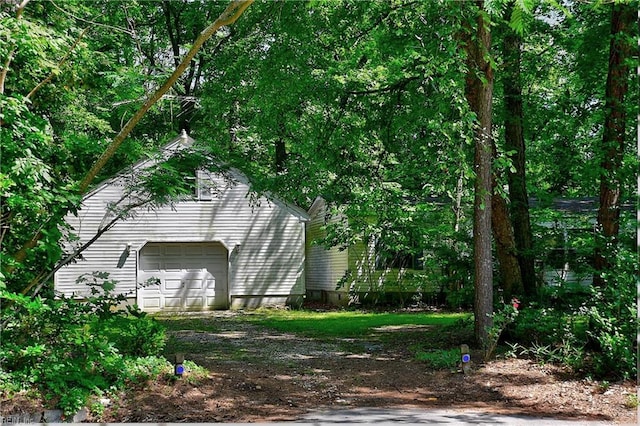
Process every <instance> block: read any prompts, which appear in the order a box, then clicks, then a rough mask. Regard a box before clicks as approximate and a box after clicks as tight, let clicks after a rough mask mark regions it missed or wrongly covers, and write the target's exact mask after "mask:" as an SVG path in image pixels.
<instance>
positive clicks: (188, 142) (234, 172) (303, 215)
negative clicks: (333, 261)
mask: <svg viewBox="0 0 640 426" xmlns="http://www.w3.org/2000/svg"><path fill="white" fill-rule="evenodd" d="M194 143H195V139H193V138H192V137H191V136H189V135H188V134H187V132H186V131H184V130H182V132H181V133H180V135H179V136H177V137H175V138H174V139H172V140H171V141H170V142H169V143H167V144H166V145H165V146H163V147H162V148H160V152H161V157H160V159H157V158H147V159H144V160H140V161H138V162H137V163H135V164H134V165H132V166H130V167H127V168H126V169H125V170H123V171H121V172H120V173H118V174H117V175H116V176H114V177H111V178H109V179H106V180H104V181H103V182H101V183H99V184H98V185H96V187H95V188H93V189H92V190H91V191H89V192H87V193H86V194H85V196H84V197H83V200H84V199H87V198H90V197H92V196H93V195H95V194H96V193H98V192H100V191H102V190H103V189H104V188H106V187H108V186H109V185H112V184H114V183H115V182H116V181H118V179H121V178H122V177H123V176H125V175H127V174H129V173H132V172H135V171H137V170H144V169H147V168H149V167H152V166H154V165H156V164H159V163H160V162H162V161H165V160H167V159H169V158H170V157H171V156H172V155H173V154H175V153H177V152H180V151H182V150H184V149H185V148H188V147H190V146H192V145H193V144H194ZM227 173H228V174H229V176H230V177H231V179H232V180H233V181H235V182H237V183H241V184H244V185H247V186H249V188H251V182H250V180H249V178H248V177H247V176H246V175H245V174H244V173H242V172H241V171H240V170H239V169H236V168H229V169H227ZM261 195H263V196H264V197H265V198H266V199H267V200H268V201H269V202H271V203H273V204H275V205H277V206H278V207H280V208H283V209H285V210H286V211H288V212H289V213H290V214H291V215H293V216H296V217H298V218H299V219H300V220H301V221H303V222H308V221H309V214H308V213H307V212H306V211H305V210H304V209H302V208H300V207H298V206H295V205H293V204H290V203H288V202H286V201H284V200H282V199H280V198H278V197H277V196H275V195H273V194H272V193H270V192H265V193H263V194H261Z"/></svg>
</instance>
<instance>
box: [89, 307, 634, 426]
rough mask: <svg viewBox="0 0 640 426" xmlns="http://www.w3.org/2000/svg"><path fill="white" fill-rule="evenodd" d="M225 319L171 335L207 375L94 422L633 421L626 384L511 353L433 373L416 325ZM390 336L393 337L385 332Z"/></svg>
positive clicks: (136, 397) (144, 395) (127, 397)
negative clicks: (372, 329) (420, 349)
mask: <svg viewBox="0 0 640 426" xmlns="http://www.w3.org/2000/svg"><path fill="white" fill-rule="evenodd" d="M232 315H233V314H215V317H212V318H211V320H212V321H215V322H216V325H217V327H216V331H215V332H203V331H200V332H196V331H176V332H173V338H174V344H176V345H177V346H178V347H180V346H182V347H184V349H185V355H186V358H187V359H190V360H193V361H195V362H196V363H197V364H199V365H201V366H204V367H206V368H207V369H208V370H209V371H210V373H209V374H208V376H207V377H205V378H202V379H198V380H190V379H189V372H187V373H186V374H185V376H184V377H182V378H180V379H178V380H174V381H171V380H169V381H166V382H154V383H148V384H147V385H146V386H145V387H144V388H142V387H141V388H139V389H129V390H128V392H127V393H126V394H123V395H122V397H121V399H120V400H119V401H116V402H115V403H114V404H113V405H112V406H111V407H108V409H107V410H106V411H105V413H104V415H103V416H102V418H101V419H99V420H100V421H106V422H156V423H161V422H188V423H197V422H207V423H209V422H275V421H278V422H281V421H295V420H297V419H300V417H301V416H302V415H304V414H305V413H307V412H310V411H312V410H317V409H327V408H340V409H345V408H350V407H376V408H381V407H385V408H391V407H394V408H401V407H405V408H412V409H416V408H418V409H425V410H428V409H433V408H450V409H473V410H475V411H478V410H481V411H487V412H491V413H503V414H523V415H534V416H545V417H547V416H548V417H553V418H559V419H573V420H603V421H610V422H614V423H620V424H637V414H636V409H635V408H633V407H631V406H630V403H629V401H630V400H632V399H633V395H635V394H636V386H635V383H632V382H626V383H610V384H608V383H598V382H592V381H587V380H584V379H579V378H575V377H572V376H571V375H570V374H568V373H567V372H565V371H563V370H562V369H560V368H558V367H554V366H551V365H538V364H536V363H534V362H532V361H528V360H519V359H498V360H495V361H491V362H489V363H486V364H482V363H478V364H475V365H474V366H473V370H472V372H471V373H470V374H467V375H465V374H462V373H460V372H457V371H451V370H447V371H434V370H429V369H427V368H426V367H425V364H424V363H422V362H420V361H417V360H415V359H414V356H413V353H411V351H410V350H409V349H408V347H409V346H410V345H411V344H412V343H414V342H418V341H420V339H422V338H423V336H424V333H425V331H426V330H425V329H423V328H420V327H413V328H400V329H399V328H394V329H386V330H379V332H378V333H377V334H376V335H374V336H363V338H361V339H349V340H334V341H326V340H325V341H317V340H313V339H308V338H303V337H300V336H296V335H292V334H283V333H279V332H274V331H273V330H268V329H265V328H263V327H260V326H258V325H256V324H249V323H245V322H237V321H231V318H232ZM388 333H394V336H395V337H394V338H393V339H385V338H383V336H385V335H387V336H388ZM472 356H473V357H474V358H475V359H478V357H477V356H476V354H473V353H472ZM94 420H96V419H94Z"/></svg>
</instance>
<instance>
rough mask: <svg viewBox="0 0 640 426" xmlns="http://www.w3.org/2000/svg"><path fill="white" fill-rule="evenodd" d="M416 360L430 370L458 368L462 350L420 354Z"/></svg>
mask: <svg viewBox="0 0 640 426" xmlns="http://www.w3.org/2000/svg"><path fill="white" fill-rule="evenodd" d="M416 359H417V360H419V361H422V362H424V363H425V364H426V365H427V366H428V367H429V368H433V369H435V370H447V369H452V368H456V367H457V365H458V361H459V360H460V349H434V350H429V351H426V352H418V353H417V354H416Z"/></svg>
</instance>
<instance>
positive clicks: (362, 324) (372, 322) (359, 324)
mask: <svg viewBox="0 0 640 426" xmlns="http://www.w3.org/2000/svg"><path fill="white" fill-rule="evenodd" d="M467 317H469V314H467V313H433V312H417V313H395V312H384V313H377V312H363V311H335V312H316V311H304V310H302V311H299V310H292V311H286V310H266V309H265V310H258V311H256V312H255V313H253V314H252V315H248V316H246V317H242V318H243V319H244V320H246V321H251V322H255V323H257V324H259V325H260V326H263V327H268V328H271V329H274V330H278V331H280V332H283V333H293V334H297V335H302V336H305V337H310V338H319V339H322V338H357V337H363V336H368V335H372V334H374V333H379V332H380V331H381V330H385V329H386V330H389V332H392V331H393V329H402V327H410V326H449V325H453V324H455V323H456V322H458V321H460V320H464V319H465V318H467Z"/></svg>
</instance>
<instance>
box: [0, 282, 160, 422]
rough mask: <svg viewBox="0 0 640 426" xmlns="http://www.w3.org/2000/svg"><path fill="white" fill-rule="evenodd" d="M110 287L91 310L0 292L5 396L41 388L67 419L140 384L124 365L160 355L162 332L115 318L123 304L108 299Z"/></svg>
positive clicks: (123, 315) (144, 321)
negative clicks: (101, 397)
mask: <svg viewBox="0 0 640 426" xmlns="http://www.w3.org/2000/svg"><path fill="white" fill-rule="evenodd" d="M105 282H107V281H106V277H105ZM100 283H101V282H100V281H98V282H96V283H94V285H100ZM107 284H108V286H105V288H103V289H102V292H103V293H102V295H99V294H98V293H97V291H96V293H94V295H93V296H92V298H90V300H89V301H88V302H87V303H85V302H79V301H76V300H73V299H69V298H64V297H61V298H60V299H42V298H34V299H31V298H30V297H25V296H22V295H19V294H15V293H11V292H8V291H7V290H4V289H2V290H0V299H1V300H0V301H1V302H2V306H3V310H2V317H1V321H2V329H1V330H0V338H1V340H2V343H3V344H2V345H1V346H0V365H1V366H2V371H1V373H2V374H1V375H2V377H3V379H6V380H3V381H2V384H0V391H2V392H3V393H10V392H15V391H16V390H19V389H31V388H36V389H38V390H39V392H40V395H42V396H43V397H44V398H45V399H47V400H49V401H50V405H52V406H57V407H59V408H60V409H62V410H63V411H64V413H65V415H70V414H73V413H75V412H76V411H78V410H79V409H80V408H81V407H83V406H85V404H86V403H87V402H88V399H89V397H90V396H91V395H93V394H100V393H101V392H104V391H108V390H110V389H114V388H119V387H122V386H123V385H124V384H125V382H126V381H127V380H131V379H135V375H131V374H127V370H128V368H127V365H130V364H131V363H132V362H133V363H135V362H136V359H135V357H138V356H146V355H152V354H157V353H159V352H160V351H161V350H162V348H163V345H164V341H165V335H164V329H163V327H162V326H161V325H160V324H158V323H156V322H155V321H153V320H152V319H150V318H148V317H145V316H144V315H140V313H136V311H135V310H131V309H129V311H128V312H126V311H116V310H115V309H114V308H115V306H116V304H117V303H119V302H120V300H121V298H120V297H118V296H114V295H112V294H111V293H110V290H111V289H112V287H111V285H112V282H107ZM132 313H136V314H138V317H136V316H133V315H132Z"/></svg>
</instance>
